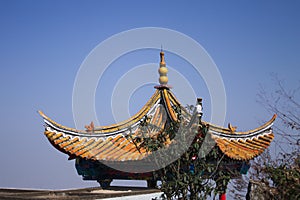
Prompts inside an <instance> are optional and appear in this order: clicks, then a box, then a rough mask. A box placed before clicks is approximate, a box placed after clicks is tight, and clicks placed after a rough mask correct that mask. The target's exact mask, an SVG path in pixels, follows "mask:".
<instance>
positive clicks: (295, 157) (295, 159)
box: [248, 76, 300, 199]
mask: <svg viewBox="0 0 300 200" xmlns="http://www.w3.org/2000/svg"><path fill="white" fill-rule="evenodd" d="M274 78H275V84H276V90H275V91H274V92H272V93H269V92H267V91H266V90H265V89H264V88H262V89H261V91H260V93H259V94H258V97H259V102H260V103H261V104H262V105H263V106H264V107H265V108H266V109H267V110H268V111H269V112H271V113H276V114H277V116H278V120H277V124H276V125H275V126H274V132H275V141H274V143H275V147H274V148H275V149H276V151H274V152H272V153H270V151H266V152H265V153H264V154H263V155H262V156H260V157H259V158H258V159H256V160H255V161H254V162H252V167H253V170H252V174H251V179H252V184H256V185H259V186H260V187H264V188H265V189H264V190H265V193H266V194H267V195H268V198H269V199H270V198H271V199H300V154H299V153H300V148H299V146H300V92H299V91H300V87H298V88H296V89H293V90H287V89H286V88H285V87H284V83H283V81H281V80H279V79H278V78H277V77H276V76H274ZM278 150H279V151H278ZM248 194H249V195H250V194H251V193H250V192H248Z"/></svg>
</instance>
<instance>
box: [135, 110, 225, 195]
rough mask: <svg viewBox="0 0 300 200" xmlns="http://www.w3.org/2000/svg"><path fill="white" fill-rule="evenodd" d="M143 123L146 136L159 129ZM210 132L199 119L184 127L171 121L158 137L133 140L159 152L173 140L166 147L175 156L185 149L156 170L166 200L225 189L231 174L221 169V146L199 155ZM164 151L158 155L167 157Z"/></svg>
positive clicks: (220, 191)
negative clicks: (186, 145) (172, 160)
mask: <svg viewBox="0 0 300 200" xmlns="http://www.w3.org/2000/svg"><path fill="white" fill-rule="evenodd" d="M176 109H179V108H176ZM191 110H192V108H191ZM177 113H180V112H177ZM192 118H193V116H192ZM194 118H195V116H194ZM179 119H180V116H179ZM145 121H146V120H145ZM143 126H144V127H143V128H142V129H143V131H144V132H145V133H144V134H143V135H144V136H146V135H147V133H148V132H147V131H148V130H150V129H151V130H153V129H155V128H157V127H152V125H150V124H148V123H146V122H145V123H144V124H143ZM207 131H208V129H207V127H206V126H204V125H202V124H201V121H200V122H199V118H198V120H196V123H194V124H191V122H190V124H185V126H184V127H182V124H180V123H178V122H176V123H175V122H170V123H169V125H168V127H165V129H164V131H163V132H161V133H160V134H159V135H157V136H155V137H143V138H135V139H134V140H135V142H136V143H138V144H139V145H137V146H142V147H144V148H146V150H147V151H149V152H155V151H156V153H157V151H158V150H159V149H162V148H165V147H166V141H167V140H168V139H170V140H172V143H171V144H167V145H168V147H167V148H169V149H171V152H168V154H170V153H171V154H172V155H176V154H179V153H180V152H183V153H182V154H180V155H179V156H178V159H177V160H175V161H174V162H172V163H171V164H169V165H167V166H165V167H163V168H162V169H160V170H158V171H155V172H154V175H155V177H156V179H158V180H161V185H160V186H159V189H160V190H161V191H162V192H163V195H162V198H163V199H180V198H182V199H207V198H208V196H212V195H216V194H218V193H224V192H225V191H226V187H227V184H228V182H229V180H230V174H229V173H228V172H227V171H223V170H220V169H219V165H220V163H221V162H222V159H223V158H224V154H223V153H221V151H220V150H219V149H218V148H213V149H212V150H211V152H210V153H209V155H207V156H205V157H201V158H200V157H199V152H200V148H201V144H202V143H203V141H204V138H205V136H206V133H207ZM175 136H176V137H175ZM187 141H193V142H190V143H191V145H190V146H189V147H187V148H186V147H184V145H180V144H188V143H187ZM184 148H186V149H184ZM164 153H165V152H161V153H160V155H159V156H158V157H160V158H165V159H168V156H169V155H167V154H164ZM155 162H157V163H156V164H157V165H158V166H159V165H160V164H161V163H159V162H161V159H156V160H155Z"/></svg>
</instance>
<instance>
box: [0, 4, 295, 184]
mask: <svg viewBox="0 0 300 200" xmlns="http://www.w3.org/2000/svg"><path fill="white" fill-rule="evenodd" d="M299 10H300V3H299V1H258V0H257V1H143V2H141V1H58V0H51V1H37V0H36V1H30V0H28V1H13V0H6V1H4V0H1V1H0V67H1V73H0V88H1V98H0V108H1V112H0V116H1V117H0V125H1V126H0V127H1V140H0V151H1V153H2V156H1V164H0V187H22V188H74V187H86V186H90V185H93V186H97V183H96V182H91V183H89V182H84V181H82V180H81V177H80V176H78V175H77V174H76V171H75V167H74V161H68V160H67V156H66V155H64V154H62V153H60V152H58V151H57V150H56V149H54V148H53V147H52V146H51V145H50V144H49V142H48V141H47V140H46V137H45V136H44V135H43V126H42V125H43V123H42V119H41V118H40V117H39V116H38V114H37V112H36V111H37V110H40V109H41V110H43V111H44V112H45V113H46V114H47V115H49V116H50V117H52V118H53V119H55V120H56V121H58V122H59V123H61V124H64V125H67V126H70V127H74V122H73V116H72V90H73V83H74V80H75V76H76V73H77V70H78V69H79V67H80V65H81V63H82V62H83V60H84V58H85V57H86V56H87V55H88V54H89V52H90V51H91V50H92V49H93V48H94V47H95V46H96V45H98V44H99V43H100V42H101V41H103V40H105V39H107V38H108V37H110V36H112V35H114V34H117V33H119V32H122V31H125V30H129V29H133V28H139V27H149V26H151V27H163V28H169V29H173V30H176V31H179V32H182V33H184V34H186V35H188V36H190V37H191V38H193V39H194V40H196V41H197V42H199V43H200V44H201V45H202V46H203V47H204V48H205V49H206V50H207V52H208V53H209V54H210V56H211V57H212V58H213V60H214V61H215V63H216V64H217V66H218V68H219V70H220V73H221V75H222V77H223V81H224V84H225V88H226V94H227V117H226V122H232V124H234V125H237V126H238V127H239V128H240V129H242V130H247V129H251V128H255V127H257V126H258V125H259V123H258V122H259V121H260V120H264V119H265V120H266V119H269V118H270V117H271V116H270V115H269V113H267V112H266V111H265V110H264V109H263V108H262V107H261V105H259V104H258V103H257V102H256V100H257V93H258V90H259V85H260V84H262V85H265V86H266V87H267V88H269V89H270V90H272V87H273V84H274V83H273V82H272V78H271V76H270V74H271V73H277V74H278V76H279V77H280V78H281V79H283V80H285V84H286V86H287V88H292V87H294V86H295V85H299V74H300V37H299V36H300V12H299ZM112 49H113V47H112ZM153 55H154V56H156V57H153ZM150 57H151V59H152V60H151V61H152V62H158V52H157V55H156V53H153V52H151V51H150V52H149V58H147V59H150ZM170 59H171V57H170V58H169V60H170ZM170 62H172V61H171V60H170ZM172 64H173V65H176V63H174V61H173V63H172ZM180 64H181V63H180ZM187 78H189V77H187ZM170 79H171V78H170ZM148 89H149V90H151V91H150V92H149V94H150V93H152V92H154V90H153V89H152V88H151V87H149V88H148ZM203 91H205V88H204V89H203ZM101 95H105V94H98V93H97V101H98V100H99V101H100V100H101ZM197 95H199V96H202V94H201V93H199V94H197ZM203 96H205V95H203ZM178 98H179V99H180V97H179V96H178ZM146 100H147V99H144V101H146ZM134 102H135V100H134V99H131V101H130V103H132V104H133V105H131V106H132V109H133V110H138V107H140V106H141V105H140V103H136V104H135V103H134ZM97 112H104V113H105V111H102V109H101V105H99V106H98V105H97ZM104 115H105V114H104Z"/></svg>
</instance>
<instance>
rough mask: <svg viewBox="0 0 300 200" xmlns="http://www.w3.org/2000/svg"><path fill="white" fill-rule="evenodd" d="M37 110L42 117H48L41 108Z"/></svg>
mask: <svg viewBox="0 0 300 200" xmlns="http://www.w3.org/2000/svg"><path fill="white" fill-rule="evenodd" d="M37 112H38V113H39V115H41V117H43V118H46V115H45V114H44V113H43V112H42V111H41V110H38V111H37Z"/></svg>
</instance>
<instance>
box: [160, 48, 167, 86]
mask: <svg viewBox="0 0 300 200" xmlns="http://www.w3.org/2000/svg"><path fill="white" fill-rule="evenodd" d="M158 73H159V83H160V85H163V86H167V84H168V77H167V73H168V68H167V67H166V63H165V53H164V52H163V50H162V49H161V51H160V63H159V69H158Z"/></svg>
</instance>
